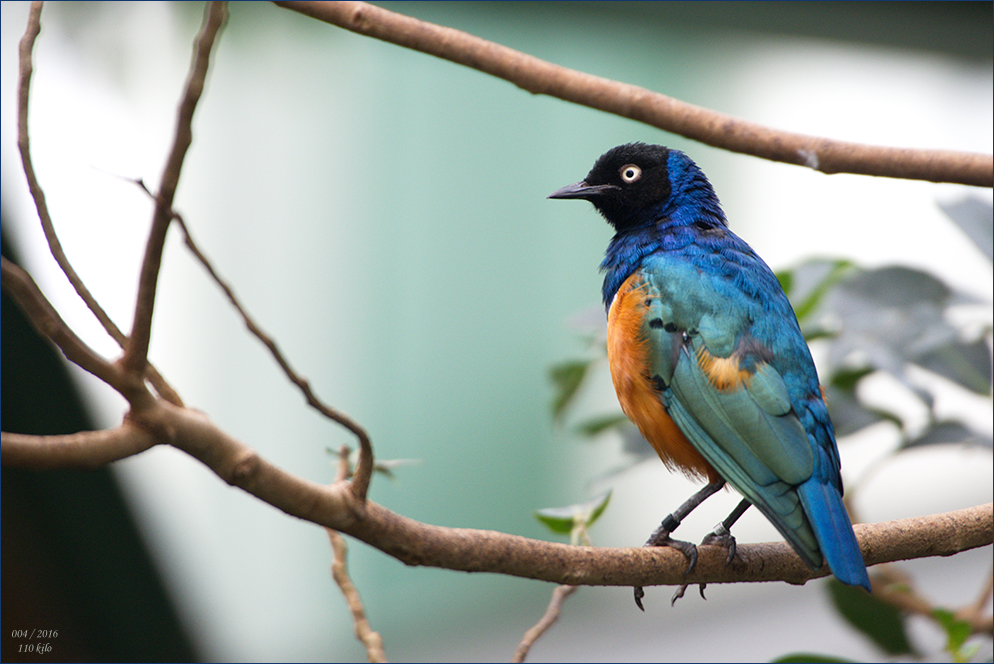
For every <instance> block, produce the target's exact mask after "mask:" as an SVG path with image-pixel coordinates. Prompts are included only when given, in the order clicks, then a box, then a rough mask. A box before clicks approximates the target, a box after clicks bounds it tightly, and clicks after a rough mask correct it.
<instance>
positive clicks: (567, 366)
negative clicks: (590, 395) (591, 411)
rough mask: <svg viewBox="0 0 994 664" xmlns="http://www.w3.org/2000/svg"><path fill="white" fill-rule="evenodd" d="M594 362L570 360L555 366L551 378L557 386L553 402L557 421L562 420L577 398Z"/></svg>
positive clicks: (550, 372) (553, 410) (553, 412)
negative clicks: (571, 403) (571, 402)
mask: <svg viewBox="0 0 994 664" xmlns="http://www.w3.org/2000/svg"><path fill="white" fill-rule="evenodd" d="M592 362H593V360H569V361H566V362H561V363H560V364H557V365H555V366H553V367H552V368H551V369H550V370H549V377H550V378H551V379H552V382H553V383H554V384H555V386H556V396H555V398H554V400H553V402H552V414H553V416H554V417H555V418H556V420H561V419H562V416H563V413H565V412H566V408H567V407H568V406H569V404H570V401H572V400H573V397H575V396H576V393H577V391H578V390H579V389H580V385H581V384H583V378H584V376H586V375H587V369H588V368H589V367H590V364H591V363H592Z"/></svg>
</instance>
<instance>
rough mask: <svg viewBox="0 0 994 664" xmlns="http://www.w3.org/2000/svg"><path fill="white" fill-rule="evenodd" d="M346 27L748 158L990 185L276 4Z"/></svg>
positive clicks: (990, 168)
mask: <svg viewBox="0 0 994 664" xmlns="http://www.w3.org/2000/svg"><path fill="white" fill-rule="evenodd" d="M276 4H277V5H279V6H281V7H285V8H287V9H292V10H293V11H296V12H299V13H301V14H304V15H305V16H310V17H311V18H315V19H317V20H319V21H324V22H325V23H330V24H332V25H336V26H338V27H340V28H344V29H346V30H350V31H352V32H356V33H358V34H361V35H366V36H368V37H374V38H376V39H380V40H383V41H386V42H390V43H392V44H397V45H398V46H403V47H405V48H410V49H413V50H415V51H421V52H422V53H427V54H428V55H434V56H435V57H439V58H442V59H443V60H449V61H451V62H454V63H456V64H460V65H464V66H466V67H470V68H472V69H476V70H478V71H482V72H484V73H486V74H490V75H491V76H496V77H498V78H502V79H504V80H506V81H509V82H511V83H513V84H514V85H516V86H518V87H519V88H522V89H523V90H526V91H528V92H531V93H533V94H542V95H549V96H550V97H556V98H558V99H562V100H564V101H568V102H571V103H575V104H581V105H583V106H589V107H590V108H595V109H598V110H601V111H605V112H607V113H613V114H615V115H620V116H621V117H625V118H630V119H632V120H637V121H639V122H643V123H645V124H647V125H651V126H653V127H657V128H659V129H662V130H664V131H668V132H671V133H674V134H679V135H681V136H685V137H686V138H690V139H693V140H695V141H700V142H701V143H704V144H705V145H710V146H713V147H716V148H722V149H725V150H730V151H732V152H740V153H742V154H748V155H752V156H754V157H760V158H762V159H769V160H771V161H779V162H785V163H788V164H795V165H797V166H807V167H809V168H812V169H814V170H817V171H821V172H822V173H856V174H859V175H877V176H883V177H891V178H904V179H910V180H928V181H931V182H956V183H960V184H967V185H975V186H980V187H990V186H992V184H994V156H992V155H989V154H976V153H971V152H955V151H951V150H915V149H908V148H892V147H883V146H874V145H864V144H861V143H851V142H845V141H836V140H832V139H828V138H820V137H817V136H807V135H805V134H797V133H792V132H786V131H780V130H777V129H773V128H770V127H765V126H763V125H760V124H757V123H755V122H749V121H747V120H742V119H740V118H735V117H732V116H730V115H726V114H724V113H719V112H717V111H712V110H710V109H707V108H702V107H700V106H694V105H693V104H688V103H686V102H683V101H680V100H678V99H673V98H672V97H667V96H666V95H662V94H659V93H656V92H652V91H651V90H646V89H645V88H641V87H638V86H635V85H629V84H626V83H619V82H617V81H611V80H608V79H605V78H601V77H599V76H593V75H591V74H585V73H583V72H579V71H575V70H572V69H567V68H566V67H561V66H559V65H554V64H552V63H550V62H546V61H544V60H540V59H538V58H536V57H533V56H530V55H527V54H525V53H521V52H520V51H515V50H514V49H510V48H507V47H506V46H502V45H500V44H495V43H493V42H490V41H487V40H485V39H480V38H479V37H475V36H473V35H470V34H467V33H465V32H462V31H459V30H454V29H452V28H447V27H443V26H440V25H435V24H433V23H428V22H426V21H419V20H417V19H414V18H411V17H409V16H404V15H402V14H396V13H394V12H391V11H388V10H386V9H382V8H380V7H375V6H373V5H370V4H367V3H364V2H306V1H300V2H276Z"/></svg>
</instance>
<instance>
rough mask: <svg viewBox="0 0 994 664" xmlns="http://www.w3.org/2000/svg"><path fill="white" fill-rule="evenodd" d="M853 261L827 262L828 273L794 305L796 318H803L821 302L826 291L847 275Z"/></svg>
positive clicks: (853, 264)
mask: <svg viewBox="0 0 994 664" xmlns="http://www.w3.org/2000/svg"><path fill="white" fill-rule="evenodd" d="M854 266H855V263H853V262H852V261H848V260H842V259H840V260H836V261H832V262H830V263H829V264H828V268H829V269H828V273H827V274H826V275H825V276H824V277H822V279H821V281H819V282H818V283H817V284H816V285H815V286H814V288H812V289H811V291H810V292H809V293H808V294H807V297H805V298H804V299H803V300H801V301H800V302H798V303H797V304H795V305H794V313H795V314H796V315H797V319H798V320H804V319H805V318H807V317H808V316H809V315H811V313H813V312H814V310H815V309H817V308H818V305H820V304H821V301H822V300H823V299H824V297H825V294H826V293H828V291H830V290H831V289H832V288H833V287H834V286H835V285H836V284H837V283H839V282H840V281H841V280H842V278H843V277H845V276H846V275H847V273H848V272H849V271H850V269H851V268H853V267H854Z"/></svg>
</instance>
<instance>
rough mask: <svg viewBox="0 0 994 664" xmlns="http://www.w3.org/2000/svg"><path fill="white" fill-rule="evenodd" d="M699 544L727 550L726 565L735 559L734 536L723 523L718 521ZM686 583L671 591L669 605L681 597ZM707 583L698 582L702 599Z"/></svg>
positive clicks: (685, 589)
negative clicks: (671, 595) (673, 591)
mask: <svg viewBox="0 0 994 664" xmlns="http://www.w3.org/2000/svg"><path fill="white" fill-rule="evenodd" d="M700 546H720V547H723V548H724V549H725V550H726V551H728V555H727V556H726V557H725V566H726V567H727V566H728V565H730V564H732V560H734V559H735V536H734V535H732V533H730V532H729V531H728V528H726V527H725V524H724V523H719V524H718V525H717V526H715V527H714V530H713V531H711V532H710V533H708V534H707V535H705V536H704V539H702V540H701V544H700ZM688 571H689V570H688ZM688 585H689V584H686V583H684V584H682V585H681V586H680V587H679V588H677V589H676V592H675V593H673V599H672V600H670V606H673V605H674V604H676V601H677V600H678V599H680V598H681V597H683V594H684V593H685V592H687V586H688ZM707 585H708V584H706V583H701V584H699V587H700V592H701V599H704V600H706V599H707V597H705V596H704V588H706V587H707Z"/></svg>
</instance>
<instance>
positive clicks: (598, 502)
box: [535, 489, 611, 543]
mask: <svg viewBox="0 0 994 664" xmlns="http://www.w3.org/2000/svg"><path fill="white" fill-rule="evenodd" d="M610 501H611V489H608V490H607V491H605V492H604V493H602V494H600V495H597V496H595V497H593V498H591V499H590V500H588V501H586V502H583V503H577V504H575V505H567V506H566V507H543V508H542V509H540V510H536V511H535V516H536V517H537V518H538V520H539V521H541V522H542V523H544V524H545V525H546V526H547V527H548V528H549V530H551V531H552V532H555V533H561V534H569V535H570V536H571V540H575V539H579V538H580V537H582V536H584V535H585V534H586V530H587V528H589V527H590V526H592V525H593V524H594V522H595V521H597V519H598V518H599V517H600V515H601V514H603V513H604V509H605V508H606V507H607V504H608V503H609V502H610ZM574 543H576V542H574Z"/></svg>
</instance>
